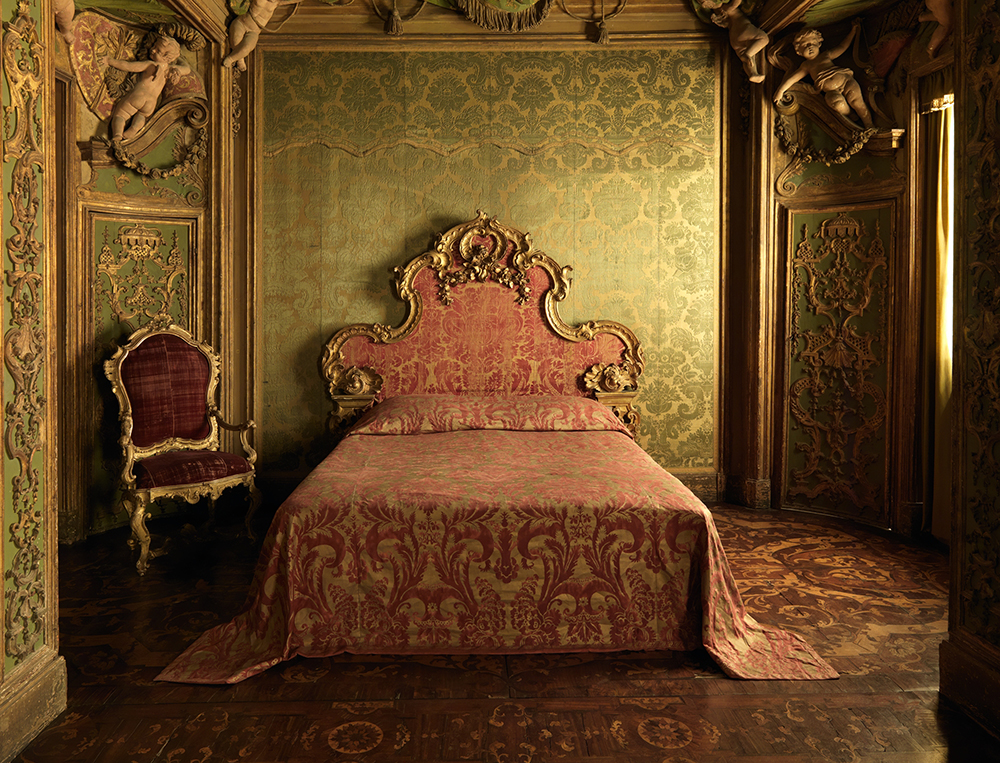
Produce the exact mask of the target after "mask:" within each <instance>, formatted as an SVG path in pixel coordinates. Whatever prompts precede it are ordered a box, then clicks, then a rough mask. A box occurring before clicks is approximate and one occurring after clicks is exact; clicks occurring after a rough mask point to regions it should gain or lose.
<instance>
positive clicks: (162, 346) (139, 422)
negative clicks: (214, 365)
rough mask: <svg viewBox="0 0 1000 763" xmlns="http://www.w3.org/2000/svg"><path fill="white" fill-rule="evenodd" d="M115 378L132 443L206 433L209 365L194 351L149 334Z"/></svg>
mask: <svg viewBox="0 0 1000 763" xmlns="http://www.w3.org/2000/svg"><path fill="white" fill-rule="evenodd" d="M121 376H122V383H123V384H124V386H125V391H126V392H127V394H128V397H129V402H130V403H131V406H132V421H133V429H132V442H133V443H135V445H136V446H138V447H140V448H148V447H149V446H151V445H155V444H156V443H158V442H162V441H164V440H166V439H169V438H171V437H182V438H185V439H188V440H201V439H203V438H205V437H207V436H208V434H209V432H210V429H209V422H208V405H207V400H208V383H209V365H208V359H207V358H206V357H205V356H204V355H203V354H202V353H201V352H200V351H199V350H198V349H196V348H194V347H192V346H191V345H189V344H188V343H187V342H185V341H184V340H183V339H181V338H180V337H176V336H172V335H170V334H159V335H156V336H151V337H150V338H149V339H147V340H146V341H144V342H143V343H142V344H140V345H139V346H138V347H136V348H135V349H134V350H132V351H131V352H130V353H129V355H128V357H127V358H125V361H124V362H123V363H122V367H121ZM187 481H188V482H190V481H193V480H187Z"/></svg>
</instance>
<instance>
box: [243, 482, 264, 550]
mask: <svg viewBox="0 0 1000 763" xmlns="http://www.w3.org/2000/svg"><path fill="white" fill-rule="evenodd" d="M248 487H249V489H250V508H249V509H247V518H246V528H247V537H248V538H249V539H250V540H251V541H256V540H257V536H256V535H255V534H254V531H253V515H254V514H255V513H256V512H257V509H258V508H260V504H261V501H262V500H263V496H262V495H261V492H260V490H258V489H257V485H256V484H254V482H253V481H251V482H250V484H249V486H248Z"/></svg>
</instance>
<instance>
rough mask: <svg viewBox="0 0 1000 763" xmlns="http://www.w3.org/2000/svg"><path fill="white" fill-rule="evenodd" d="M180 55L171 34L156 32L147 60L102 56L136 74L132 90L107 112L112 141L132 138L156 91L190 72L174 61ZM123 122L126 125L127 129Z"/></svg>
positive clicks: (154, 100) (156, 98)
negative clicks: (158, 33)
mask: <svg viewBox="0 0 1000 763" xmlns="http://www.w3.org/2000/svg"><path fill="white" fill-rule="evenodd" d="M180 55H181V45H180V43H179V42H177V40H175V39H174V38H173V37H167V36H166V35H160V36H159V37H157V38H156V41H155V42H154V43H153V46H152V48H150V50H149V59H148V60H142V61H122V60H119V59H116V58H107V57H106V58H105V59H104V63H106V64H107V65H108V66H113V67H115V68H116V69H121V70H122V71H126V72H138V73H139V76H138V77H137V78H136V82H135V85H134V86H133V87H132V90H130V91H129V92H128V93H126V94H125V95H123V96H122V97H121V98H119V99H118V101H117V102H116V103H115V106H114V109H113V110H112V112H111V139H112V140H129V139H131V138H134V137H135V136H136V135H137V134H138V133H139V131H140V130H141V129H142V127H143V125H145V124H146V120H147V119H148V118H149V116H150V115H151V114H152V113H153V112H154V111H155V110H156V106H157V104H158V103H159V100H160V94H161V93H162V92H163V88H164V86H166V84H167V82H168V81H174V80H176V79H177V78H178V77H180V76H183V75H185V74H189V73H190V72H191V68H190V67H188V66H186V65H184V64H178V63H177V60H178V59H179V58H180ZM129 120H131V122H129ZM126 124H128V128H127V129H126Z"/></svg>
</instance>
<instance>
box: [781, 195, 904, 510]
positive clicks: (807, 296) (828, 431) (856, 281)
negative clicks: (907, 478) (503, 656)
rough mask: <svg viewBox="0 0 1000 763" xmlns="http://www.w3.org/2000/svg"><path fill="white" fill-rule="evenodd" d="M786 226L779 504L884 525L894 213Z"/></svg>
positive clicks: (809, 219) (819, 218)
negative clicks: (786, 351) (786, 352)
mask: <svg viewBox="0 0 1000 763" xmlns="http://www.w3.org/2000/svg"><path fill="white" fill-rule="evenodd" d="M792 230H793V231H795V232H796V237H795V239H794V242H793V246H794V252H793V254H792V259H791V262H790V263H789V269H790V280H789V286H790V293H789V311H790V315H789V326H790V328H789V337H790V343H789V347H790V350H791V352H790V358H789V372H788V380H787V384H788V387H787V396H788V400H789V408H788V410H787V411H786V414H787V417H788V419H787V428H786V431H787V437H788V442H787V448H786V469H785V480H786V490H785V496H784V503H785V504H786V505H791V506H796V505H798V506H804V507H809V508H810V509H812V510H819V511H828V512H831V513H834V514H838V515H841V516H854V517H856V518H858V519H862V520H865V521H867V522H871V523H874V524H882V525H885V524H887V521H888V518H887V516H886V511H887V504H886V500H885V497H886V494H885V489H886V488H885V484H886V414H887V409H888V402H887V401H888V394H889V390H888V384H889V378H890V358H889V308H890V306H889V304H888V303H887V299H888V298H887V294H888V293H889V284H890V282H891V276H892V267H893V265H892V257H891V241H892V230H893V208H892V207H891V206H883V207H878V208H874V209H863V210H849V211H842V212H839V213H838V212H837V211H836V210H831V211H827V212H823V213H814V214H796V215H793V218H792ZM887 242H889V243H887Z"/></svg>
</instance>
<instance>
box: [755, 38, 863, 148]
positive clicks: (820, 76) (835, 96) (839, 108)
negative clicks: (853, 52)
mask: <svg viewBox="0 0 1000 763" xmlns="http://www.w3.org/2000/svg"><path fill="white" fill-rule="evenodd" d="M860 25H861V23H860V22H859V21H858V20H857V19H855V20H854V23H853V24H852V26H851V31H850V32H849V33H848V34H847V36H846V37H845V38H844V39H843V41H842V42H841V43H840V44H839V45H837V46H836V47H834V48H831V49H829V50H822V49H821V47H820V46H821V45H822V44H823V35H822V34H820V32H819V30H817V29H812V28H809V27H807V28H805V29H802V30H800V31H799V32H797V33H796V34H795V37H794V38H793V39H792V45H793V47H794V48H795V52H796V53H798V54H799V55H800V56H802V58H804V59H805V60H804V61H803V62H802V64H801V65H800V66H799V68H798V69H796V70H795V71H793V72H791V73H790V74H788V75H787V76H786V77H785V79H784V81H783V82H782V83H781V85H779V87H778V91H777V92H776V93H775V94H774V102H775V103H780V102H781V99H782V98H783V97H784V95H785V91H786V90H788V88H789V87H791V86H792V85H793V84H795V83H796V82H798V81H799V80H801V79H803V78H804V77H806V76H808V77H811V78H812V81H813V84H814V85H815V86H816V88H817V89H818V90H819V91H820V92H821V93H823V96H824V98H825V99H826V102H827V104H828V105H829V106H830V108H831V109H833V110H834V111H836V112H837V113H838V114H841V115H842V116H845V117H849V116H850V114H851V109H852V108H853V109H854V111H855V112H856V113H857V115H858V116H859V117H861V121H862V123H863V124H864V126H865V127H866V128H870V127H872V126H873V123H872V115H871V112H870V111H869V110H868V106H867V104H866V103H865V99H864V97H863V95H862V93H861V85H859V84H858V81H857V80H856V79H855V78H854V72H852V71H851V70H850V69H847V68H844V67H841V66H837V65H836V64H834V63H833V59H835V58H837V57H839V56H841V55H843V54H844V52H845V51H846V50H847V48H848V46H850V44H851V41H852V40H853V39H854V36H855V35H856V34H857V33H858V28H859V27H860Z"/></svg>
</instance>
